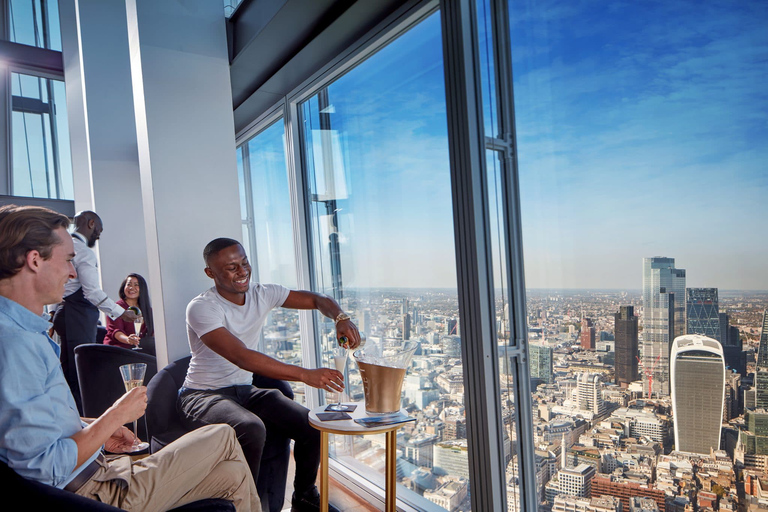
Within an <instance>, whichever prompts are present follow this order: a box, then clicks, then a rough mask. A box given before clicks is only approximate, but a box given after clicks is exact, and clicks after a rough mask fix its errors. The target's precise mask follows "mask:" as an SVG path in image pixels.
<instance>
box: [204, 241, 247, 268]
mask: <svg viewBox="0 0 768 512" xmlns="http://www.w3.org/2000/svg"><path fill="white" fill-rule="evenodd" d="M233 245H242V244H241V243H240V242H238V241H237V240H234V239H232V238H217V239H215V240H211V241H210V242H208V245H206V246H205V249H203V260H205V264H206V265H208V259H209V258H210V257H211V256H212V255H214V254H216V253H217V252H219V251H222V250H224V249H226V248H227V247H232V246H233Z"/></svg>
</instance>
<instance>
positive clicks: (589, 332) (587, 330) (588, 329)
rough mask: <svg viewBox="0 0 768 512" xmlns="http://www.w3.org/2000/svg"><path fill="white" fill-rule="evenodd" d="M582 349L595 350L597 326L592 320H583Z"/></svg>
mask: <svg viewBox="0 0 768 512" xmlns="http://www.w3.org/2000/svg"><path fill="white" fill-rule="evenodd" d="M579 336H580V338H581V348H585V349H587V350H595V326H594V324H593V323H592V319H591V318H582V319H581V334H580V335H579Z"/></svg>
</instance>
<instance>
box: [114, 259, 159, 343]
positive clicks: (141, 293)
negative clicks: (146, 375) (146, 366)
mask: <svg viewBox="0 0 768 512" xmlns="http://www.w3.org/2000/svg"><path fill="white" fill-rule="evenodd" d="M118 293H119V295H120V300H118V301H117V304H118V305H120V306H122V307H123V308H125V309H128V308H133V309H134V311H135V310H138V312H137V314H138V315H140V317H141V318H143V323H142V324H139V323H138V322H137V323H136V324H134V323H133V322H126V321H125V320H122V319H121V318H116V319H114V320H113V319H111V318H107V335H106V336H105V337H104V344H105V345H114V346H117V347H122V348H129V349H138V348H141V349H142V352H144V353H148V354H150V355H155V343H154V334H155V332H154V323H153V321H152V306H151V303H150V301H149V289H148V286H147V281H146V280H145V279H144V278H143V277H142V276H140V275H139V274H128V277H126V278H125V280H124V281H123V283H122V284H121V285H120V291H119V292H118ZM138 325H140V328H139V329H138V332H137V329H136V327H137V326H138Z"/></svg>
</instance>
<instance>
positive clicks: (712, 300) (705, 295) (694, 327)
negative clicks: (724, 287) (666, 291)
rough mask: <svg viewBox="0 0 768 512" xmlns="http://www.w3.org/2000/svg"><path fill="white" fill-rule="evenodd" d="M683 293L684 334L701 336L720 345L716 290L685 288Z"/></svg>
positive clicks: (721, 341) (721, 342)
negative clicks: (684, 310) (684, 308)
mask: <svg viewBox="0 0 768 512" xmlns="http://www.w3.org/2000/svg"><path fill="white" fill-rule="evenodd" d="M685 292H686V293H685V295H686V298H685V306H686V324H687V328H686V333H687V334H701V335H702V336H706V337H708V338H712V339H714V340H717V341H719V342H720V344H721V345H722V344H723V340H722V339H721V335H720V310H719V307H718V301H717V288H687V289H686V290H685Z"/></svg>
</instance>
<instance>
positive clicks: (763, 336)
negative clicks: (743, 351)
mask: <svg viewBox="0 0 768 512" xmlns="http://www.w3.org/2000/svg"><path fill="white" fill-rule="evenodd" d="M757 366H758V367H764V368H768V311H763V327H762V329H761V330H760V345H759V346H758V348H757Z"/></svg>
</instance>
